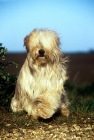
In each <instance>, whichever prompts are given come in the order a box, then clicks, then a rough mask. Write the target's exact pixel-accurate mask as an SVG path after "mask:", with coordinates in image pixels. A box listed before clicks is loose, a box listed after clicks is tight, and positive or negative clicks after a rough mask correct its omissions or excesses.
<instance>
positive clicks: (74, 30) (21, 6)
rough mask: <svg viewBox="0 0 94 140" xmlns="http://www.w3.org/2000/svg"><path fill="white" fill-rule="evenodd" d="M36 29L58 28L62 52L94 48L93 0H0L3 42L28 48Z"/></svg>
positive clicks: (10, 46)
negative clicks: (26, 42)
mask: <svg viewBox="0 0 94 140" xmlns="http://www.w3.org/2000/svg"><path fill="white" fill-rule="evenodd" d="M34 28H48V29H51V30H55V31H56V32H57V33H58V35H59V36H60V39H61V50H62V51H63V52H77V51H85V52H86V51H89V50H91V49H92V50H94V0H0V42H1V43H3V46H5V47H6V48H8V51H9V52H10V51H16V52H17V51H25V47H23V39H24V37H25V36H26V35H28V34H29V33H30V32H31V31H32V30H33V29H34Z"/></svg>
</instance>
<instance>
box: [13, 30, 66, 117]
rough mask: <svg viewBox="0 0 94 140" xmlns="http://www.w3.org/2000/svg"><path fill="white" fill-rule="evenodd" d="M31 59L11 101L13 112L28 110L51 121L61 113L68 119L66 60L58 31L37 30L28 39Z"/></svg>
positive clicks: (28, 53) (28, 51) (23, 71)
mask: <svg viewBox="0 0 94 140" xmlns="http://www.w3.org/2000/svg"><path fill="white" fill-rule="evenodd" d="M24 46H26V49H27V58H26V60H25V62H24V64H23V66H22V68H21V70H20V73H19V76H18V80H17V83H16V87H15V94H14V97H13V98H12V100H11V109H12V110H13V112H17V111H22V110H25V111H26V112H27V113H28V115H31V116H32V117H33V118H34V119H38V118H43V119H48V118H50V117H52V116H53V115H54V114H55V113H56V112H57V110H60V111H61V113H62V114H63V115H65V116H67V117H68V115H69V109H68V108H69V101H68V98H67V94H66V92H65V90H64V83H65V81H66V80H67V77H68V76H67V70H66V65H65V64H66V59H65V57H64V56H63V53H62V52H61V51H60V39H59V37H58V35H57V33H56V32H55V31H52V30H48V29H40V30H39V29H34V30H33V31H32V32H31V33H30V34H29V35H27V36H26V37H25V38H24Z"/></svg>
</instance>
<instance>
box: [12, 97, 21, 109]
mask: <svg viewBox="0 0 94 140" xmlns="http://www.w3.org/2000/svg"><path fill="white" fill-rule="evenodd" d="M11 109H12V111H13V112H18V111H22V109H21V108H20V107H19V103H18V102H17V101H16V100H15V99H14V98H13V99H12V101H11Z"/></svg>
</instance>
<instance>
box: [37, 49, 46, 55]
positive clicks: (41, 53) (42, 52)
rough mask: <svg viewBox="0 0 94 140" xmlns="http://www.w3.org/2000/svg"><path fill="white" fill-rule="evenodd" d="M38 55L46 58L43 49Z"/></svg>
mask: <svg viewBox="0 0 94 140" xmlns="http://www.w3.org/2000/svg"><path fill="white" fill-rule="evenodd" d="M38 53H39V57H44V54H45V51H44V50H43V49H40V50H39V51H38Z"/></svg>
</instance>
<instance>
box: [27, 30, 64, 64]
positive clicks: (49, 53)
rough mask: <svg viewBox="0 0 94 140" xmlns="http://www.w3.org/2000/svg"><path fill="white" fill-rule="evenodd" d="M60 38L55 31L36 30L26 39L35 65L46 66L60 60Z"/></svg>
mask: <svg viewBox="0 0 94 140" xmlns="http://www.w3.org/2000/svg"><path fill="white" fill-rule="evenodd" d="M59 44H60V42H59V38H58V36H57V34H56V33H55V32H54V31H51V30H36V29H34V30H33V31H32V32H31V33H30V34H29V35H28V36H26V37H25V39H24V45H25V46H26V49H27V51H28V52H29V53H30V54H31V57H32V59H33V62H34V64H36V65H38V66H45V65H46V64H48V63H49V64H52V63H54V62H55V61H58V60H59V57H60V55H61V52H60V49H59Z"/></svg>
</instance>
